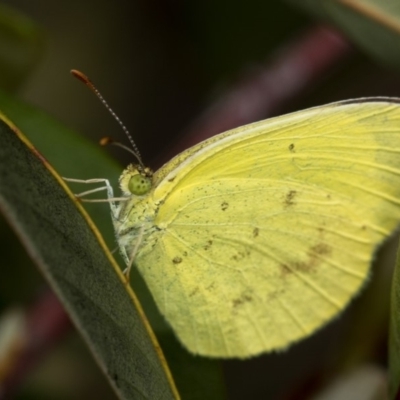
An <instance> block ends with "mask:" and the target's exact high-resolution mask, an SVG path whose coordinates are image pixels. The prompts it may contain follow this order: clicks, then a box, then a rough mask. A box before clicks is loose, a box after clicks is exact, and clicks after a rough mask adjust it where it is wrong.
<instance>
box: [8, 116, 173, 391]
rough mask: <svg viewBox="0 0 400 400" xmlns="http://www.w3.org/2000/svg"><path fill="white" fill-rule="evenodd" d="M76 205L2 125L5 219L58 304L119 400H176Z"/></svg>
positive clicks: (119, 280) (127, 293) (115, 272)
mask: <svg viewBox="0 0 400 400" xmlns="http://www.w3.org/2000/svg"><path fill="white" fill-rule="evenodd" d="M73 199H74V197H73V195H72V194H71V193H70V192H69V190H68V189H67V187H66V186H65V184H64V182H63V181H62V180H61V179H60V178H59V177H58V176H57V175H56V174H55V172H54V171H53V169H52V168H51V167H50V165H49V164H48V163H47V161H46V160H45V159H44V157H43V156H42V155H41V154H40V153H38V152H37V150H36V149H35V148H33V147H32V145H31V144H30V143H29V142H28V141H27V140H26V139H25V138H24V137H23V136H22V135H21V134H20V133H19V132H18V130H17V129H16V128H15V127H13V126H12V125H10V126H9V124H8V123H6V122H4V121H3V120H1V121H0V209H1V211H2V212H3V213H4V216H5V218H6V219H7V220H8V221H9V223H10V224H11V225H12V226H13V228H14V229H15V231H16V232H17V234H18V235H19V236H20V238H21V240H22V242H23V243H24V245H25V247H26V248H27V250H28V252H29V253H30V255H31V257H32V258H33V259H34V260H35V261H36V263H37V264H38V266H39V267H40V269H41V271H42V273H43V275H44V276H45V277H46V279H47V280H48V281H49V283H50V284H51V286H52V287H53V289H54V290H55V292H56V293H57V294H58V296H59V297H60V298H61V299H62V301H63V303H64V305H65V306H66V308H67V309H68V311H69V313H70V315H71V317H72V319H73V321H74V322H75V324H76V326H77V327H78V329H79V330H80V332H81V334H82V336H83V337H84V338H85V340H86V342H87V344H88V345H89V347H90V348H91V350H92V352H93V354H94V356H95V358H96V359H97V361H98V363H99V365H100V366H101V368H102V369H103V371H104V373H105V374H106V376H107V377H108V379H109V380H110V382H111V384H112V386H113V388H114V390H115V391H116V393H117V394H118V395H119V396H120V398H123V399H138V398H142V399H172V398H177V397H178V394H177V392H176V389H175V387H174V383H173V381H172V378H171V376H170V374H169V370H168V367H167V366H166V363H165V361H164V359H163V355H162V353H161V350H160V348H159V347H158V345H157V342H156V340H155V337H154V335H153V334H152V332H151V330H150V328H149V326H148V324H147V321H146V319H145V317H144V315H143V312H142V311H141V308H140V307H139V306H138V302H137V301H136V299H135V297H134V295H133V292H132V291H131V290H130V289H129V287H127V286H126V285H125V284H124V277H123V275H122V274H121V273H120V272H119V268H118V267H117V266H116V265H115V263H114V262H113V260H112V257H111V256H110V255H109V254H106V253H105V252H104V249H103V248H102V247H103V246H104V245H103V243H102V238H101V237H100V236H98V235H97V233H96V230H95V229H94V227H93V226H92V225H91V222H90V220H88V219H87V218H85V212H84V211H83V209H81V210H80V211H81V213H79V212H78V210H77V208H81V206H80V205H79V204H74V201H73ZM75 203H77V202H76V201H75ZM113 267H114V268H113ZM133 303H135V305H136V307H134V306H133Z"/></svg>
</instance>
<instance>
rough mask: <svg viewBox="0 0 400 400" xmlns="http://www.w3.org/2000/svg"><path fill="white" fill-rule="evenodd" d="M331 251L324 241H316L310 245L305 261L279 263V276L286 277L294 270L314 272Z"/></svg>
mask: <svg viewBox="0 0 400 400" xmlns="http://www.w3.org/2000/svg"><path fill="white" fill-rule="evenodd" d="M331 253H332V248H331V247H330V246H329V245H327V244H326V243H322V242H321V243H318V244H316V245H315V246H311V247H310V248H309V249H308V251H307V258H306V260H305V261H291V262H288V263H286V264H281V265H280V269H281V276H282V277H286V276H288V275H290V274H293V273H294V272H297V271H298V272H305V273H311V272H315V271H316V269H317V268H318V266H319V265H320V264H321V262H323V260H324V258H325V257H326V256H329V255H330V254H331Z"/></svg>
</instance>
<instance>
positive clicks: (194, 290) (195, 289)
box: [189, 286, 199, 297]
mask: <svg viewBox="0 0 400 400" xmlns="http://www.w3.org/2000/svg"><path fill="white" fill-rule="evenodd" d="M198 291H199V287H198V286H196V287H195V288H194V289H193V290H192V291H191V292H190V293H189V297H193V296H194V295H195V294H196V293H198Z"/></svg>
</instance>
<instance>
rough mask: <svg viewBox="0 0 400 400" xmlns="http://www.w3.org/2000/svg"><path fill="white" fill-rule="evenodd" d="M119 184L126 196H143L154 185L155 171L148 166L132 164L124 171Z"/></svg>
mask: <svg viewBox="0 0 400 400" xmlns="http://www.w3.org/2000/svg"><path fill="white" fill-rule="evenodd" d="M119 185H120V187H121V190H122V192H123V193H124V195H125V196H131V195H136V196H143V195H145V194H147V193H148V192H149V191H150V190H151V187H152V186H153V171H152V170H151V169H150V168H148V167H142V166H141V165H134V164H130V165H128V167H127V168H126V169H125V170H124V171H123V172H122V174H121V177H120V178H119Z"/></svg>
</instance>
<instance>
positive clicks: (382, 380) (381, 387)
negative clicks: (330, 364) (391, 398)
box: [312, 365, 387, 400]
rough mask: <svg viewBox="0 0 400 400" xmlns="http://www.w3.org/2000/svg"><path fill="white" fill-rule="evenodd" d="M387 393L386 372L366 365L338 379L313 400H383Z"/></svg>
mask: <svg viewBox="0 0 400 400" xmlns="http://www.w3.org/2000/svg"><path fill="white" fill-rule="evenodd" d="M386 393H387V387H386V376H385V371H384V370H383V369H382V368H379V367H377V366H374V365H364V366H362V367H359V368H357V369H354V370H353V371H350V372H348V373H346V374H343V375H341V376H339V377H337V378H336V380H335V381H334V382H331V383H330V384H329V385H328V386H327V387H326V388H325V389H324V390H323V391H322V392H321V393H319V394H318V395H317V396H315V397H313V398H312V400H378V399H381V400H383V399H385V398H386Z"/></svg>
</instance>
